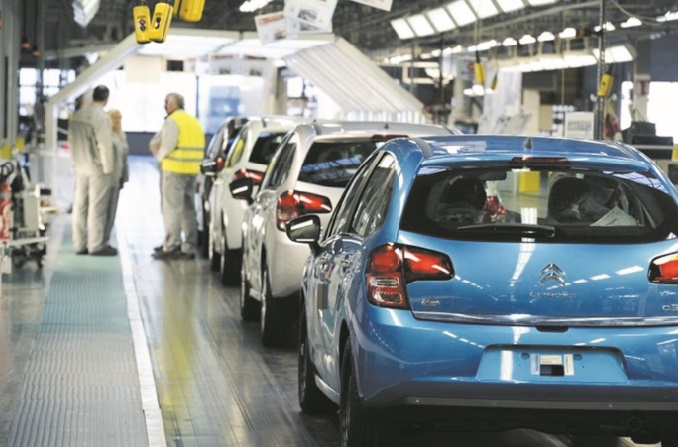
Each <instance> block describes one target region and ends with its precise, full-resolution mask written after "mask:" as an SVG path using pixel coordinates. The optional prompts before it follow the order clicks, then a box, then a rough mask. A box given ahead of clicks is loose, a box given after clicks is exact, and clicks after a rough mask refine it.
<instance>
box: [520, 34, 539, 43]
mask: <svg viewBox="0 0 678 447" xmlns="http://www.w3.org/2000/svg"><path fill="white" fill-rule="evenodd" d="M536 41H537V39H535V38H534V37H533V36H530V35H529V34H525V35H524V36H523V37H521V38H520V39H518V43H519V44H521V45H529V44H531V43H535V42H536Z"/></svg>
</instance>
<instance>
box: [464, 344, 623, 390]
mask: <svg viewBox="0 0 678 447" xmlns="http://www.w3.org/2000/svg"><path fill="white" fill-rule="evenodd" d="M476 378H477V379H478V380H482V381H524V382H536V383H549V382H553V381H557V382H559V383H562V382H573V383H575V382H576V383H626V382H628V381H629V379H628V375H627V373H626V370H625V368H624V363H623V362H622V360H621V356H620V355H619V354H618V353H617V352H616V351H612V350H602V349H601V350H599V349H596V350H593V349H591V350H566V349H557V348H556V349H554V348H535V347H527V348H519V347H511V348H493V347H490V348H487V349H486V350H485V352H484V353H483V356H482V359H481V361H480V366H479V368H478V373H477V376H476Z"/></svg>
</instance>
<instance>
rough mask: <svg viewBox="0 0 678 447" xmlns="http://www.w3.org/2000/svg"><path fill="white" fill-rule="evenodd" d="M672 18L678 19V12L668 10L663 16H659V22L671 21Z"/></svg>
mask: <svg viewBox="0 0 678 447" xmlns="http://www.w3.org/2000/svg"><path fill="white" fill-rule="evenodd" d="M672 20H678V12H671V11H669V12H667V13H666V14H664V15H663V16H659V17H657V22H670V21H672Z"/></svg>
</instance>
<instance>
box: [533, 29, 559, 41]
mask: <svg viewBox="0 0 678 447" xmlns="http://www.w3.org/2000/svg"><path fill="white" fill-rule="evenodd" d="M552 40H556V36H554V35H553V33H552V32H550V31H544V32H543V33H541V34H540V35H539V36H538V37H537V41H539V42H551V41H552Z"/></svg>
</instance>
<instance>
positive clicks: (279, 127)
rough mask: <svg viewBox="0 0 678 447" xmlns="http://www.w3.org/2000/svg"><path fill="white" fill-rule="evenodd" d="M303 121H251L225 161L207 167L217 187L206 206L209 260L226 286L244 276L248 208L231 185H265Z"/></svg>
mask: <svg viewBox="0 0 678 447" xmlns="http://www.w3.org/2000/svg"><path fill="white" fill-rule="evenodd" d="M300 122H302V118H298V117H287V116H270V117H249V118H248V121H247V123H246V124H245V125H244V126H243V127H242V129H241V130H240V132H238V134H237V136H236V137H235V139H234V140H233V143H232V144H231V146H230V148H229V149H228V152H227V153H226V154H225V156H224V157H223V158H222V159H219V160H217V162H216V163H213V164H211V165H209V166H205V165H203V173H204V174H205V175H213V176H214V181H213V186H212V188H211V191H210V195H209V202H208V203H207V204H206V208H208V209H207V211H208V212H206V213H205V216H209V218H210V221H209V227H208V235H209V236H208V237H209V241H208V247H207V249H208V250H207V252H208V257H209V259H210V265H211V268H212V270H213V271H218V272H219V273H220V275H221V280H222V283H224V284H238V281H239V275H240V259H241V255H240V250H241V241H242V233H241V222H242V218H243V215H244V214H245V210H246V209H247V204H246V203H245V202H243V201H241V200H235V199H234V198H233V196H232V195H231V194H230V193H229V191H228V184H229V183H230V182H232V181H233V180H237V179H239V178H245V177H246V178H250V179H252V181H253V183H254V185H255V187H256V186H258V185H259V184H260V183H261V180H262V179H263V177H264V171H265V170H266V166H267V165H268V162H269V161H270V160H271V157H273V154H274V153H275V151H276V149H277V148H278V144H280V142H281V141H282V139H283V137H284V136H285V134H286V133H287V132H288V131H289V130H290V129H292V128H293V127H294V126H295V125H296V124H298V123H300Z"/></svg>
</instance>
